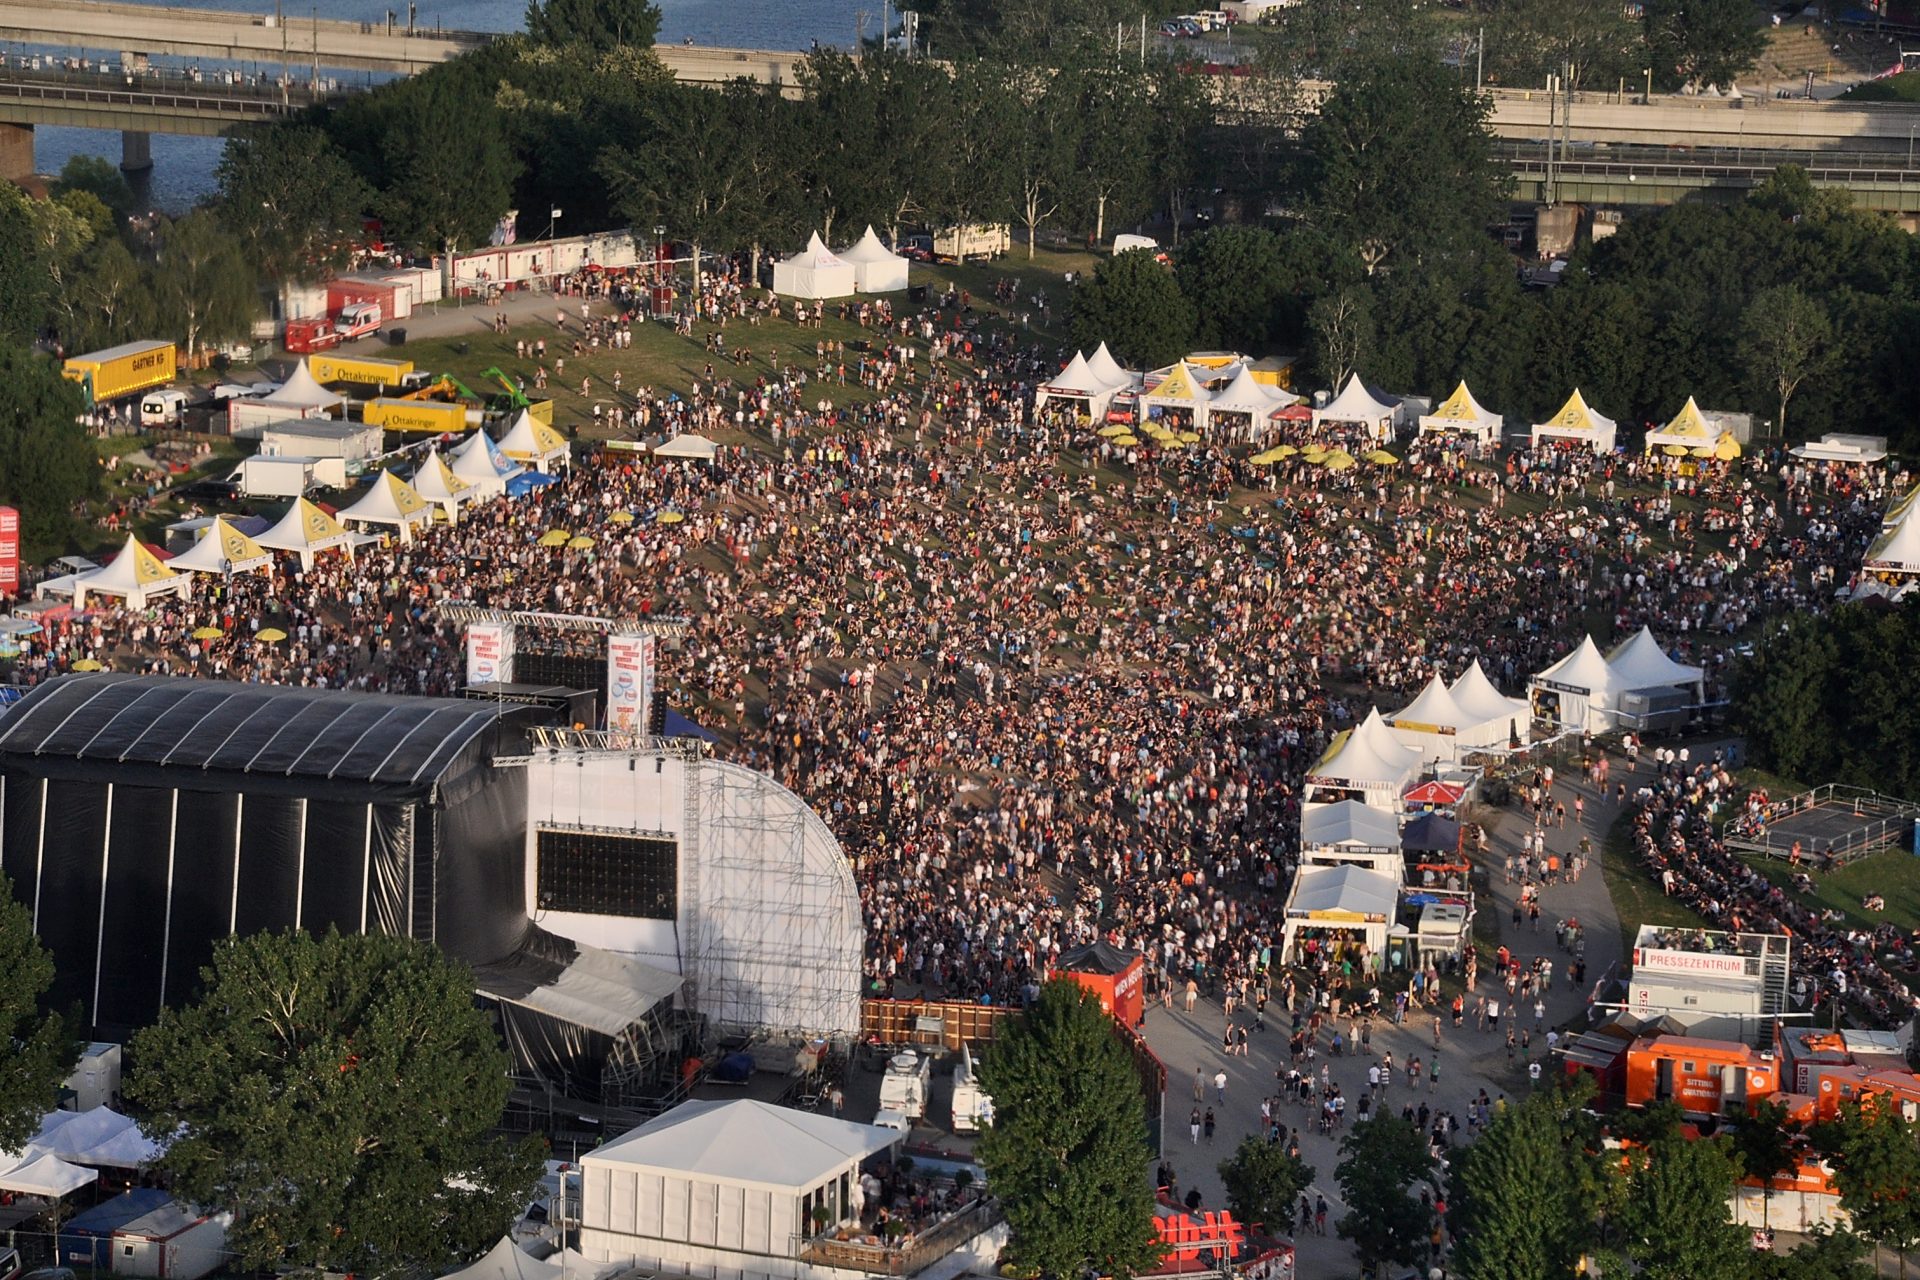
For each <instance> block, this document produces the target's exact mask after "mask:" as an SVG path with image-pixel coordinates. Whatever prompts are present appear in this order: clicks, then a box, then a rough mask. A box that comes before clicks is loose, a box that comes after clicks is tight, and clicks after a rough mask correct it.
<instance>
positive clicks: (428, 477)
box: [412, 433, 480, 524]
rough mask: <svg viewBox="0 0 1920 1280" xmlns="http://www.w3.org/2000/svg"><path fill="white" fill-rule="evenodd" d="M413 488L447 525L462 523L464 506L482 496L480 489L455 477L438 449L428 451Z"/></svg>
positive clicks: (418, 468) (414, 476) (417, 470)
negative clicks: (438, 511)
mask: <svg viewBox="0 0 1920 1280" xmlns="http://www.w3.org/2000/svg"><path fill="white" fill-rule="evenodd" d="M476 434H478V433H476ZM412 484H413V491H414V492H415V493H417V494H419V495H420V496H421V497H423V498H425V499H426V500H427V501H428V502H431V503H432V504H433V505H434V506H436V507H439V508H440V510H441V511H443V512H444V513H446V517H447V523H448V524H452V523H454V522H455V521H457V520H459V519H460V508H461V507H462V506H464V505H465V504H466V503H469V502H472V501H473V500H474V499H475V498H477V497H479V496H480V492H479V490H478V489H476V488H475V487H474V486H473V485H470V484H468V483H467V482H466V481H465V480H462V479H461V478H460V477H459V476H457V475H455V474H454V472H453V468H452V467H449V466H448V465H447V460H446V459H445V458H443V457H441V456H440V451H439V450H438V449H429V450H428V451H427V456H426V457H424V458H422V459H421V460H420V465H419V466H417V467H415V468H414V469H413V480H412Z"/></svg>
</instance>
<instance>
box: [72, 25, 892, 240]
mask: <svg viewBox="0 0 1920 1280" xmlns="http://www.w3.org/2000/svg"><path fill="white" fill-rule="evenodd" d="M135 2H136V3H142V4H145V3H156V4H157V3H159V2H160V0H135ZM182 2H183V3H186V4H189V5H191V6H193V7H197V8H207V9H231V10H234V11H235V12H239V13H272V12H273V11H274V5H273V0H264V2H263V0H182ZM416 2H417V8H416V11H415V14H416V20H417V21H418V22H419V23H420V25H422V26H429V27H431V26H446V27H456V28H460V29H462V30H467V31H517V30H519V28H520V26H521V23H522V21H523V20H524V18H525V15H526V11H527V6H526V3H525V0H416ZM655 3H657V4H659V6H660V16H661V22H660V38H661V39H662V40H665V41H669V42H676V43H677V42H679V41H681V40H686V39H691V40H693V41H694V43H696V44H704V45H733V46H736V47H740V48H748V49H804V48H806V47H807V46H808V45H809V44H810V43H811V42H813V41H815V40H817V41H819V42H820V43H821V44H823V45H839V46H850V45H851V44H852V43H853V39H854V31H855V24H856V23H857V22H858V21H859V18H858V14H859V11H860V10H863V9H864V10H867V11H869V12H870V13H871V14H872V15H873V16H872V17H869V18H868V19H867V23H868V30H869V31H874V30H877V29H878V17H879V12H880V3H879V0H655ZM405 9H406V0H283V3H282V9H281V12H282V13H283V14H284V16H285V17H286V19H287V21H288V23H289V25H292V26H294V29H295V30H296V31H297V30H298V26H297V25H296V24H297V20H298V19H299V18H303V17H312V16H318V17H322V18H339V19H343V20H347V21H354V22H385V21H386V20H387V13H388V11H389V10H395V11H398V12H400V13H401V14H402V15H404V13H405ZM110 52H114V53H117V49H116V50H113V51H110ZM99 53H100V51H98V50H95V51H93V54H94V56H96V57H97V56H99ZM274 70H275V71H276V72H277V70H278V68H277V67H275V68H274ZM354 74H355V73H351V72H340V73H336V76H337V78H339V79H343V80H345V79H349V78H351V77H352V76H353V75H354ZM361 74H364V73H361ZM220 147H221V143H220V140H219V139H217V138H179V137H173V136H170V135H165V134H155V135H154V137H153V171H152V173H151V174H150V175H148V177H147V180H146V182H145V183H144V184H143V186H144V192H143V194H144V195H145V196H146V199H147V201H148V203H149V204H150V205H151V206H152V207H154V208H158V209H165V210H168V211H170V212H179V211H181V210H184V209H186V208H189V207H191V206H192V205H193V203H194V202H195V201H197V200H199V199H200V198H201V197H202V196H204V195H206V194H207V193H208V192H209V191H211V190H212V189H213V167H214V165H215V164H216V163H217V162H218V161H219V159H220ZM74 155H101V156H106V157H108V158H109V159H111V160H113V161H114V162H115V163H118V162H119V159H120V135H119V134H118V133H109V132H105V131H102V130H98V129H51V128H41V129H38V130H36V131H35V136H34V161H35V167H36V168H37V169H39V170H40V172H42V173H58V172H59V171H60V167H61V166H62V165H64V164H65V163H66V162H67V159H68V157H70V156H74Z"/></svg>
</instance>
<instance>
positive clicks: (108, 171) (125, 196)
mask: <svg viewBox="0 0 1920 1280" xmlns="http://www.w3.org/2000/svg"><path fill="white" fill-rule="evenodd" d="M75 191H84V192H86V193H87V194H88V195H91V196H93V197H95V198H96V199H98V200H99V201H100V203H101V204H103V205H105V206H107V209H108V210H109V211H110V212H111V213H112V214H113V220H114V223H115V225H118V224H119V223H120V222H122V221H124V220H125V219H126V216H127V215H128V214H130V213H132V212H133V188H132V187H130V186H128V185H127V176H126V175H125V174H123V173H121V172H120V169H119V167H118V166H117V165H115V164H114V163H113V161H111V160H108V159H106V158H105V157H104V156H86V155H75V156H69V157H67V163H66V164H65V165H63V166H61V169H60V176H59V177H58V178H56V179H54V183H53V190H52V195H53V197H54V198H55V199H56V200H57V199H59V198H60V197H61V196H64V195H67V194H69V193H70V192H75Z"/></svg>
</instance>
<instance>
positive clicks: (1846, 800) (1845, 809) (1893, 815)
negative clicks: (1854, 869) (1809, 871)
mask: <svg viewBox="0 0 1920 1280" xmlns="http://www.w3.org/2000/svg"><path fill="white" fill-rule="evenodd" d="M1916 819H1920V803H1915V802H1914V801H1912V800H1901V799H1898V798H1896V797H1894V796H1887V795H1882V794H1880V793H1879V792H1878V791H1869V790H1868V789H1866V788H1865V787H1849V786H1845V785H1842V784H1840V783H1828V784H1827V785H1826V786H1823V787H1815V788H1814V789H1813V790H1811V791H1803V792H1801V793H1800V794H1799V795H1795V796H1789V797H1788V798H1786V799H1784V800H1776V801H1775V802H1774V803H1772V804H1770V805H1768V806H1767V807H1766V810H1765V812H1764V815H1763V821H1762V822H1761V823H1759V824H1756V825H1746V826H1743V825H1742V824H1740V823H1738V822H1736V823H1734V824H1732V825H1729V826H1728V828H1727V831H1726V841H1727V847H1728V848H1730V849H1734V850H1737V851H1738V852H1741V853H1757V854H1760V855H1761V856H1763V857H1768V858H1785V857H1788V856H1790V855H1791V853H1792V851H1793V846H1794V843H1795V842H1796V841H1797V842H1798V843H1799V845H1800V854H1801V857H1802V858H1805V859H1809V860H1811V859H1813V858H1815V857H1817V856H1818V855H1820V854H1823V853H1830V854H1832V855H1833V860H1834V862H1835V863H1837V864H1845V863H1848V862H1852V861H1853V860H1854V859H1855V858H1860V857H1864V856H1866V855H1867V854H1869V853H1877V852H1879V851H1880V850H1882V849H1888V848H1892V847H1894V846H1897V845H1898V844H1899V843H1900V842H1901V841H1902V840H1903V839H1905V838H1906V836H1907V833H1908V832H1910V831H1912V830H1913V824H1914V822H1915V820H1916Z"/></svg>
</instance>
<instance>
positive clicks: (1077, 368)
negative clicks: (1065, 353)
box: [1033, 351, 1118, 422]
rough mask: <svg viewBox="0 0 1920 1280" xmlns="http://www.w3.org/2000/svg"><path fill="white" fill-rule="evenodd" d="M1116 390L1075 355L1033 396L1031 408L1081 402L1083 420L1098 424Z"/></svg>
mask: <svg viewBox="0 0 1920 1280" xmlns="http://www.w3.org/2000/svg"><path fill="white" fill-rule="evenodd" d="M1116 390H1118V388H1117V387H1116V386H1115V385H1113V384H1111V383H1109V382H1108V381H1106V380H1105V379H1103V378H1101V377H1099V376H1098V375H1096V374H1095V373H1094V372H1093V368H1092V366H1091V365H1089V364H1088V363H1087V358H1086V357H1085V356H1083V355H1081V354H1080V353H1079V352H1078V351H1076V352H1074V353H1073V359H1071V360H1069V361H1067V366H1066V368H1064V369H1062V370H1061V371H1060V372H1059V374H1058V375H1056V376H1055V377H1053V378H1050V379H1048V380H1047V382H1046V383H1045V384H1044V385H1043V386H1042V387H1041V388H1040V389H1039V390H1038V391H1037V392H1035V393H1034V401H1033V407H1034V408H1035V409H1036V410H1037V409H1039V408H1040V407H1041V406H1042V405H1044V404H1046V403H1047V402H1048V401H1049V400H1084V401H1085V402H1086V405H1087V416H1088V417H1089V418H1091V419H1093V420H1094V421H1095V422H1099V421H1100V420H1101V419H1102V418H1105V417H1106V416H1107V406H1108V405H1109V404H1111V403H1112V402H1113V393H1114V392H1115V391H1116Z"/></svg>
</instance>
